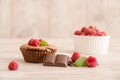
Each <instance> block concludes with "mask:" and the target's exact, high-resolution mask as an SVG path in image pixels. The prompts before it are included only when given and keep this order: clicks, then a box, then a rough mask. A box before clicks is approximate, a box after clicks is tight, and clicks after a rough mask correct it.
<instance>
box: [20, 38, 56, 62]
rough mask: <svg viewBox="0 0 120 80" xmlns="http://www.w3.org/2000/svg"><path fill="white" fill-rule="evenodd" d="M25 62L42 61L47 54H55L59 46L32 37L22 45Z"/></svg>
mask: <svg viewBox="0 0 120 80" xmlns="http://www.w3.org/2000/svg"><path fill="white" fill-rule="evenodd" d="M20 50H21V52H22V55H23V57H24V60H25V62H31V63H41V62H43V61H44V59H45V57H46V55H47V54H55V52H56V51H57V48H56V47H54V46H53V45H51V44H48V43H47V41H45V40H42V39H30V40H29V41H28V43H27V44H23V45H21V46H20Z"/></svg>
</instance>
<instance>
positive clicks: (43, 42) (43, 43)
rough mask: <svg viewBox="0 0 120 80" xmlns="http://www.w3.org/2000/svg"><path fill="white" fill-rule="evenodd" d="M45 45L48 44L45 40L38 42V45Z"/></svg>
mask: <svg viewBox="0 0 120 80" xmlns="http://www.w3.org/2000/svg"><path fill="white" fill-rule="evenodd" d="M47 45H48V43H47V42H46V41H41V42H40V46H47Z"/></svg>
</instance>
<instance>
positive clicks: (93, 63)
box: [86, 56, 97, 67]
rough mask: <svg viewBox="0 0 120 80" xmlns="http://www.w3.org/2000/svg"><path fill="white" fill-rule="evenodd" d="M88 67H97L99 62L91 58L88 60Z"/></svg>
mask: <svg viewBox="0 0 120 80" xmlns="http://www.w3.org/2000/svg"><path fill="white" fill-rule="evenodd" d="M86 65H87V66H88V67H95V66H96V65H97V60H96V58H95V57H92V56H89V57H88V58H87V60H86Z"/></svg>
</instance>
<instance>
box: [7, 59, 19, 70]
mask: <svg viewBox="0 0 120 80" xmlns="http://www.w3.org/2000/svg"><path fill="white" fill-rule="evenodd" d="M8 69H9V70H17V69H18V63H16V62H15V61H12V62H10V63H9V65H8Z"/></svg>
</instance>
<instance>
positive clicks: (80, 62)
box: [73, 57, 87, 67]
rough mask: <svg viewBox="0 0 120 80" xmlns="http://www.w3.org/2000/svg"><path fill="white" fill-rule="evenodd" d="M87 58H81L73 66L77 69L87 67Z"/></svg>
mask: <svg viewBox="0 0 120 80" xmlns="http://www.w3.org/2000/svg"><path fill="white" fill-rule="evenodd" d="M86 59H87V58H86V57H80V58H79V59H77V60H76V61H75V62H74V63H73V64H74V65H75V66H76V67H83V66H86Z"/></svg>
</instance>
